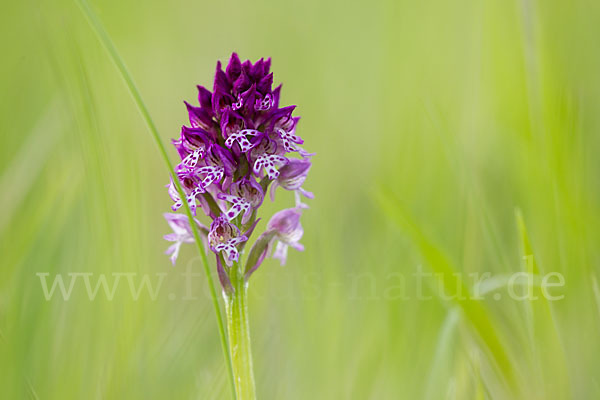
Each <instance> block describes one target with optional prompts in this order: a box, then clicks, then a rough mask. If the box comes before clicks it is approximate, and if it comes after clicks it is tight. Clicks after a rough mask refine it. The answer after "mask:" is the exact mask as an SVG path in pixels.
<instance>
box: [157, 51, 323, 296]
mask: <svg viewBox="0 0 600 400" xmlns="http://www.w3.org/2000/svg"><path fill="white" fill-rule="evenodd" d="M273 79H274V76H273V73H272V72H271V59H270V58H268V59H264V58H261V59H260V60H258V61H256V62H254V63H252V62H251V61H249V60H246V61H242V60H240V58H239V57H238V55H237V54H236V53H233V54H232V55H231V58H230V59H229V62H228V63H227V65H226V66H225V68H223V66H222V65H221V63H220V62H217V68H216V71H215V77H214V82H213V85H212V88H211V89H209V88H207V87H204V86H198V87H197V88H198V101H197V103H196V104H192V102H187V101H186V102H184V104H185V107H186V110H187V116H188V119H189V124H188V125H185V126H183V127H182V128H181V131H180V135H179V137H178V138H177V139H175V140H173V145H174V147H175V149H176V150H177V153H178V154H179V157H180V162H179V163H178V164H177V166H176V168H175V172H176V176H174V177H172V178H171V183H170V184H169V185H167V186H168V193H169V196H170V197H171V199H172V200H173V205H172V209H173V211H176V210H178V209H180V208H181V207H182V206H183V205H184V204H185V203H187V204H188V205H189V208H190V211H191V212H192V215H196V210H197V209H198V207H200V208H201V209H202V211H204V213H205V214H206V215H207V217H209V218H210V219H211V220H212V223H211V224H210V229H206V228H204V230H205V231H206V240H207V241H208V245H209V248H210V250H211V251H212V252H214V253H215V254H216V256H217V261H218V268H220V269H219V277H220V279H221V282H222V284H223V287H224V288H225V286H226V282H227V279H225V278H226V275H227V274H228V272H227V271H228V269H227V268H223V265H222V264H224V265H226V266H228V267H231V266H232V265H233V264H234V263H235V262H237V261H239V257H240V252H241V251H242V250H243V248H244V246H245V245H246V242H247V241H248V238H249V237H250V236H251V234H252V232H253V230H254V228H255V227H256V224H257V222H258V219H259V218H258V215H259V209H260V207H261V205H262V204H263V200H264V196H265V194H266V192H267V191H270V195H271V199H272V200H274V197H275V191H276V189H277V188H278V187H282V188H283V189H285V190H289V191H293V192H294V194H295V196H296V207H295V208H293V209H286V210H283V211H280V212H279V213H276V214H275V215H274V216H273V218H272V219H271V221H270V222H269V223H268V224H267V230H266V231H265V232H264V233H263V234H262V235H260V237H259V238H258V239H257V241H256V243H255V244H254V246H253V247H252V249H251V251H250V256H249V257H250V258H252V259H253V260H254V261H253V265H252V268H253V269H252V270H254V269H256V268H257V267H258V265H260V263H261V262H262V260H263V259H264V258H265V256H266V252H265V249H267V250H268V249H269V248H270V247H271V246H270V244H271V243H277V245H276V248H275V251H274V253H273V257H275V258H278V259H280V261H281V262H282V263H284V262H285V259H286V253H287V248H288V247H290V246H291V247H293V248H296V249H298V250H301V249H302V248H303V247H302V245H301V244H300V243H299V242H298V241H299V240H300V238H301V237H302V233H303V231H302V226H301V225H300V222H299V219H300V215H301V212H300V211H301V209H304V208H307V206H306V205H305V204H303V203H302V202H301V201H300V196H301V195H302V196H304V197H306V198H313V195H312V193H311V192H308V191H306V190H304V189H303V185H304V182H305V181H306V179H307V176H308V172H309V170H310V168H311V165H312V161H311V157H312V156H313V155H314V153H309V152H308V151H306V150H304V149H303V147H302V146H303V145H304V139H302V138H301V137H300V136H299V135H298V133H297V127H298V122H299V121H300V117H298V116H294V112H295V110H296V106H295V105H290V106H283V107H282V106H281V105H280V101H281V87H282V86H281V85H278V86H276V87H275V88H273ZM173 179H178V180H179V181H180V182H181V186H182V189H183V191H184V193H185V198H181V197H180V194H179V192H178V191H177V189H176V186H175V184H174V182H173ZM269 185H270V186H271V187H270V189H269ZM167 215H176V214H167ZM167 215H165V217H166V218H167V222H169V225H171V226H172V229H173V231H174V233H172V234H169V235H167V236H166V237H165V238H166V239H167V240H170V241H173V242H175V244H173V245H172V246H171V247H170V248H169V254H171V255H172V256H173V257H172V260H173V262H174V260H175V259H176V258H177V254H178V252H179V248H180V246H181V244H182V243H188V242H190V241H191V240H192V235H191V234H190V231H189V229H186V226H185V222H186V221H187V219H183V218H181V219H178V218H179V217H172V216H169V217H167ZM187 226H188V227H189V223H188V225H187ZM242 232H244V233H242ZM255 249H256V250H255ZM257 260H258V261H259V262H255V261H257ZM221 261H223V263H221ZM219 266H220V267H219ZM223 274H225V275H223ZM247 276H249V275H248V274H247Z"/></svg>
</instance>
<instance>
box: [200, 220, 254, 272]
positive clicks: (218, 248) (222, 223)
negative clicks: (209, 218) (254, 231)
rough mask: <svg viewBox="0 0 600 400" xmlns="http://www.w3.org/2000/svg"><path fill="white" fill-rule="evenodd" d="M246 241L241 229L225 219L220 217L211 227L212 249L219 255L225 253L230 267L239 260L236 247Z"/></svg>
mask: <svg viewBox="0 0 600 400" xmlns="http://www.w3.org/2000/svg"><path fill="white" fill-rule="evenodd" d="M246 240H248V238H247V237H246V236H245V235H242V234H241V232H240V229H239V228H238V227H237V226H235V225H234V224H232V223H230V222H229V221H227V219H226V218H224V217H218V218H217V219H215V220H214V221H213V222H212V224H211V225H210V231H209V233H208V243H209V245H210V248H211V250H212V251H214V252H215V253H217V254H218V253H220V252H223V253H224V255H225V257H224V258H225V263H226V264H227V265H228V266H231V265H232V264H233V262H234V261H237V260H238V259H239V253H238V250H237V248H236V246H237V245H238V244H240V243H242V242H245V241H246Z"/></svg>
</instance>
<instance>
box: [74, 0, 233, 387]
mask: <svg viewBox="0 0 600 400" xmlns="http://www.w3.org/2000/svg"><path fill="white" fill-rule="evenodd" d="M78 5H79V7H80V8H81V10H82V11H83V13H84V14H85V16H86V17H87V20H88V22H89V23H90V25H91V26H92V29H93V30H94V31H95V32H96V34H97V35H98V38H99V39H100V42H101V43H102V45H103V46H104V48H105V49H106V50H107V51H108V53H109V54H110V57H111V59H112V61H113V62H114V63H115V65H116V66H117V68H118V70H119V72H120V73H121V77H122V78H123V80H125V83H126V84H127V88H128V89H129V93H131V95H132V96H133V99H134V100H135V103H136V105H137V107H138V110H139V111H140V113H141V114H142V117H144V120H145V121H146V124H147V125H148V128H149V129H150V133H151V134H152V137H153V139H154V143H155V144H156V146H157V147H158V150H159V152H160V155H161V156H162V158H163V160H164V162H165V164H166V166H167V168H168V169H169V173H170V174H171V176H172V177H173V182H174V183H175V186H176V187H177V191H178V192H179V196H180V198H181V199H184V200H185V198H186V194H185V192H184V191H183V188H182V187H181V183H180V182H179V179H176V177H177V175H176V174H175V169H174V168H173V164H172V163H171V161H170V159H169V155H168V154H167V150H166V148H165V146H164V144H163V143H162V140H161V138H160V135H159V133H158V129H157V128H156V125H155V124H154V121H153V120H152V117H151V116H150V112H149V111H148V107H146V104H145V103H144V100H143V99H142V95H141V94H140V91H139V90H138V88H137V86H136V84H135V81H134V80H133V77H132V76H131V74H130V73H129V70H128V69H127V66H126V65H125V62H124V61H123V59H122V58H121V56H120V55H119V52H118V51H117V48H116V47H115V45H114V44H113V42H112V40H111V39H110V36H109V35H108V33H107V32H106V30H105V29H104V26H103V25H102V22H100V19H99V18H98V17H97V16H96V14H95V13H94V11H93V10H92V8H91V7H90V5H89V4H88V3H87V1H86V0H79V1H78ZM183 206H184V209H185V213H186V214H187V217H188V219H189V220H190V226H191V227H192V233H193V235H194V239H195V242H196V246H197V247H198V252H199V253H200V258H202V264H203V266H204V272H205V274H206V281H207V282H208V287H209V289H210V294H211V297H212V302H213V307H214V310H215V316H216V317H217V325H218V327H219V334H220V337H221V348H222V349H223V355H224V357H225V362H226V364H227V371H228V375H229V383H230V384H231V390H232V395H233V396H234V398H235V387H234V382H233V370H232V367H231V359H230V357H229V352H228V351H227V339H226V338H225V327H224V324H223V317H222V316H221V308H220V307H219V300H218V297H217V291H216V289H215V284H214V282H213V279H212V276H211V274H210V267H209V265H208V260H207V258H206V253H205V252H204V244H203V243H202V240H201V238H200V234H199V233H198V228H197V226H196V224H194V223H192V221H193V220H194V219H193V216H192V212H191V210H190V207H189V205H188V203H187V201H183Z"/></svg>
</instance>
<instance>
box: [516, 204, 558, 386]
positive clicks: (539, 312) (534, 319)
mask: <svg viewBox="0 0 600 400" xmlns="http://www.w3.org/2000/svg"><path fill="white" fill-rule="evenodd" d="M515 219H516V222H517V227H518V229H519V234H520V239H521V245H520V250H521V259H522V260H523V261H524V263H525V269H526V272H527V273H528V274H530V275H534V276H537V277H539V276H540V269H539V266H538V263H537V259H536V257H535V255H534V252H533V248H532V245H531V241H530V240H529V234H528V233H527V226H526V225H525V220H524V218H523V213H522V212H521V210H520V209H519V208H516V209H515ZM526 305H527V312H528V314H529V318H528V321H527V324H528V325H529V330H530V334H531V346H532V349H533V354H534V356H535V357H536V361H537V363H538V370H539V371H540V373H541V372H543V371H544V369H543V368H542V365H543V364H544V360H542V359H541V357H542V354H541V351H539V350H538V347H539V348H543V346H544V344H545V343H542V342H540V338H538V337H537V336H536V324H540V323H548V324H549V325H550V326H551V327H552V329H545V335H546V337H547V340H548V341H549V343H551V344H552V345H553V348H556V349H558V352H556V356H558V360H559V362H555V363H554V368H555V369H556V371H557V372H555V378H553V381H558V379H559V378H560V379H564V380H565V385H566V386H567V388H570V376H569V371H568V369H567V368H565V366H566V365H567V362H566V360H567V358H566V357H567V356H566V352H565V347H564V346H563V345H562V341H561V338H560V330H559V326H560V325H559V323H558V322H557V320H556V316H555V315H554V311H553V308H552V306H551V304H550V302H549V301H548V299H547V298H546V296H543V295H540V296H539V301H537V302H536V303H535V304H534V302H533V301H528V302H527V303H526ZM544 326H545V325H544ZM540 328H541V329H543V327H540ZM540 328H538V330H541V329H540ZM545 369H547V367H546V368H545ZM544 380H547V378H543V379H542V381H544ZM555 394H556V392H555Z"/></svg>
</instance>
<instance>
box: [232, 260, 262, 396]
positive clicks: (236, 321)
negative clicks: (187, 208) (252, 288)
mask: <svg viewBox="0 0 600 400" xmlns="http://www.w3.org/2000/svg"><path fill="white" fill-rule="evenodd" d="M231 268H232V270H231V274H230V277H231V280H232V282H231V284H232V286H233V289H234V290H233V291H231V292H230V293H228V294H227V295H226V297H225V309H226V311H227V331H228V333H229V346H230V351H231V362H232V365H233V374H234V377H235V391H236V393H237V398H238V400H255V399H256V388H255V385H254V372H253V369H252V349H251V346H250V326H249V323H248V286H247V284H246V280H245V279H244V274H243V272H242V271H241V270H240V268H241V267H240V265H239V264H238V263H235V264H234V265H233V266H232V267H231Z"/></svg>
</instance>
